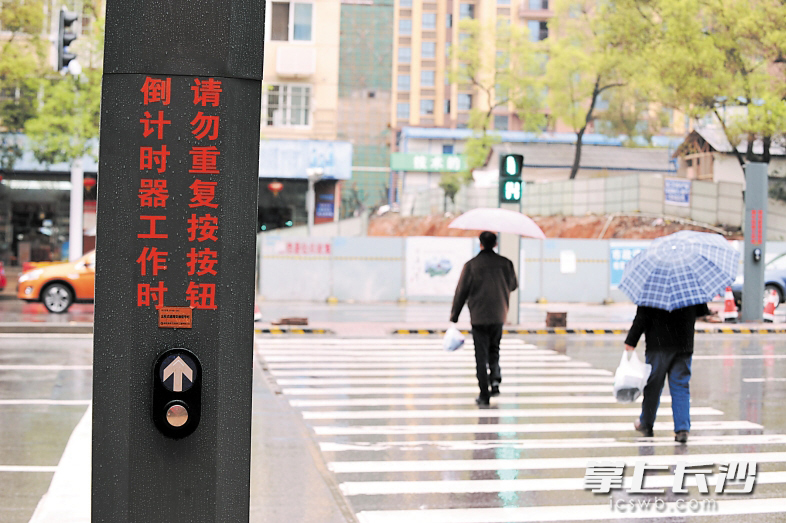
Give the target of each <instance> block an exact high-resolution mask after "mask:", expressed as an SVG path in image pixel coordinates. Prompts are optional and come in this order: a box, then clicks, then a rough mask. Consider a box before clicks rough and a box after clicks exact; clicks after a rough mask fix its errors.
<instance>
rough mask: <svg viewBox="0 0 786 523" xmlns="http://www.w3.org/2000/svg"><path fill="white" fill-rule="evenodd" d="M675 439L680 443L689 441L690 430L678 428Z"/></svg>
mask: <svg viewBox="0 0 786 523" xmlns="http://www.w3.org/2000/svg"><path fill="white" fill-rule="evenodd" d="M674 441H676V442H678V443H687V442H688V431H687V430H678V431H677V432H675V433H674Z"/></svg>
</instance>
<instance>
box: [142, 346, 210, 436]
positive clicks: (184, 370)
mask: <svg viewBox="0 0 786 523" xmlns="http://www.w3.org/2000/svg"><path fill="white" fill-rule="evenodd" d="M201 414H202V366H201V365H200V364H199V360H198V359H197V357H196V356H195V355H194V353H192V352H191V351H189V350H186V349H170V350H168V351H166V352H164V353H163V354H161V355H160V356H159V357H158V359H157V360H156V364H155V368H154V370H153V421H154V422H155V425H156V427H157V428H158V430H159V431H161V433H163V434H164V435H165V436H167V437H170V438H173V439H179V438H184V437H186V436H188V435H189V434H191V433H192V432H194V430H196V428H197V426H198V425H199V418H200V416H201Z"/></svg>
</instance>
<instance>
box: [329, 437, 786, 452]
mask: <svg viewBox="0 0 786 523" xmlns="http://www.w3.org/2000/svg"><path fill="white" fill-rule="evenodd" d="M642 444H643V443H642V441H640V440H633V439H632V438H631V440H628V441H625V440H620V439H617V438H566V439H504V440H497V439H494V440H458V441H457V440H420V441H354V442H347V443H336V442H332V441H323V442H320V443H319V448H320V449H322V451H323V452H387V451H389V450H399V451H405V452H410V451H417V450H426V449H429V450H431V449H437V450H440V451H447V452H450V451H460V452H465V451H479V450H490V449H499V448H505V449H519V450H526V449H604V448H635V449H638V448H640V447H641V446H642ZM644 444H645V445H646V446H648V447H678V446H680V445H681V444H680V443H677V442H675V441H674V437H672V436H669V437H661V438H658V437H656V438H650V439H648V440H647V441H646V443H644ZM690 444H691V447H694V448H695V447H699V446H724V445H730V446H733V445H746V446H747V445H784V444H786V435H782V434H735V435H731V436H695V435H693V434H691V437H690Z"/></svg>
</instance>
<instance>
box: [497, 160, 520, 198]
mask: <svg viewBox="0 0 786 523" xmlns="http://www.w3.org/2000/svg"><path fill="white" fill-rule="evenodd" d="M523 165H524V156H523V155H521V154H501V155H500V157H499V202H500V203H517V202H520V201H521V195H522V192H523V183H522V181H521V168H522V167H523Z"/></svg>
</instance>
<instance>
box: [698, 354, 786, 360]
mask: <svg viewBox="0 0 786 523" xmlns="http://www.w3.org/2000/svg"><path fill="white" fill-rule="evenodd" d="M693 359H694V360H766V359H776V360H782V359H786V354H725V355H721V354H710V355H706V356H705V355H699V356H697V355H695V354H694V355H693Z"/></svg>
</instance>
